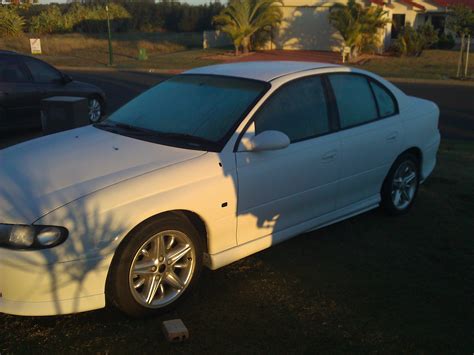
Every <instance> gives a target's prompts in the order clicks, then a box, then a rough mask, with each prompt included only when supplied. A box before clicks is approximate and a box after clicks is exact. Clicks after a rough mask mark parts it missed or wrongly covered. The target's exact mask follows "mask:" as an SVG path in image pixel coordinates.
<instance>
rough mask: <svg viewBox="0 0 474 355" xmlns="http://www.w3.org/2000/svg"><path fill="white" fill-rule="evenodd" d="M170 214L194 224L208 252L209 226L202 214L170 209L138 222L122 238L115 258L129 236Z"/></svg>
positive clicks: (205, 250) (205, 251)
mask: <svg viewBox="0 0 474 355" xmlns="http://www.w3.org/2000/svg"><path fill="white" fill-rule="evenodd" d="M169 215H174V216H178V217H179V218H181V219H184V220H186V221H188V222H190V223H191V224H192V225H193V226H194V228H196V230H197V231H198V233H199V236H200V237H201V242H202V245H203V250H204V253H207V252H208V241H207V240H208V232H207V226H206V223H205V222H204V220H203V219H202V217H201V216H200V215H198V214H197V213H196V212H193V211H190V210H170V211H163V212H160V213H157V214H155V215H153V216H150V217H148V218H146V219H145V220H143V221H141V222H140V223H138V224H137V225H136V226H134V227H133V228H131V229H130V230H129V231H128V232H127V234H126V235H125V236H124V237H123V238H122V239H121V240H120V243H119V245H118V246H117V248H116V249H115V252H114V258H115V255H118V254H119V252H120V250H121V249H122V248H123V247H124V246H125V244H126V241H127V240H128V238H129V236H130V235H133V233H134V232H136V231H137V229H139V228H141V227H142V226H144V225H145V224H147V223H149V222H151V221H153V220H156V219H159V218H162V217H165V216H169ZM112 265H113V260H112V262H111V265H110V266H112ZM109 273H110V267H109Z"/></svg>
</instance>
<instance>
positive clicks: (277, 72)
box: [184, 61, 338, 82]
mask: <svg viewBox="0 0 474 355" xmlns="http://www.w3.org/2000/svg"><path fill="white" fill-rule="evenodd" d="M337 66H338V65H335V64H328V63H317V62H290V61H261V62H243V63H229V64H217V65H210V66H207V67H201V68H195V69H191V70H188V71H186V72H185V73H184V74H212V75H224V76H233V77H239V78H245V79H254V80H261V81H267V82H268V81H271V80H273V79H276V78H278V77H281V76H284V75H288V74H293V73H297V72H301V71H306V70H311V69H319V68H328V67H337Z"/></svg>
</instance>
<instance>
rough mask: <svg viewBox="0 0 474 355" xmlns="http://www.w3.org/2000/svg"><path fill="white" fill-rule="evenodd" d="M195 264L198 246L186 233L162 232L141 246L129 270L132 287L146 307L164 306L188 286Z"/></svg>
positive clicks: (139, 301) (138, 299)
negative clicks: (196, 247) (196, 246)
mask: <svg viewBox="0 0 474 355" xmlns="http://www.w3.org/2000/svg"><path fill="white" fill-rule="evenodd" d="M195 267H196V250H195V248H194V246H193V243H192V241H191V239H190V238H189V237H188V236H187V235H186V234H184V233H183V232H180V231H177V230H167V231H162V232H159V233H157V234H156V235H153V236H152V237H151V238H149V239H148V240H147V241H146V242H145V243H143V245H141V246H140V248H138V250H137V252H136V254H135V256H134V258H133V261H132V264H131V267H130V272H129V286H130V290H131V292H132V295H133V297H134V299H135V300H136V301H137V302H138V303H139V304H140V305H142V306H143V307H147V308H161V307H164V306H166V305H168V304H170V303H172V302H174V301H175V300H176V299H177V298H178V297H180V296H181V294H182V293H183V291H184V290H185V289H186V288H187V287H188V285H189V283H190V282H191V280H192V277H193V274H194V270H195Z"/></svg>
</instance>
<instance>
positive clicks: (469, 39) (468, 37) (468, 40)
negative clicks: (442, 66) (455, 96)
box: [464, 35, 471, 79]
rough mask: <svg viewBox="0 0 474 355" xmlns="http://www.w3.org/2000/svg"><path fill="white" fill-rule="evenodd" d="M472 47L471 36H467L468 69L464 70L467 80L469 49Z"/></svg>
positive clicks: (467, 60)
mask: <svg viewBox="0 0 474 355" xmlns="http://www.w3.org/2000/svg"><path fill="white" fill-rule="evenodd" d="M470 46H471V35H467V48H466V67H465V69H464V77H465V78H466V79H467V68H468V66H469V47H470Z"/></svg>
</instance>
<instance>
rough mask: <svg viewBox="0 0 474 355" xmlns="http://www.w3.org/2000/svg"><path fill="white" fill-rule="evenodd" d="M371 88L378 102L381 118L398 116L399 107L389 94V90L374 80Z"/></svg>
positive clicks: (371, 82)
mask: <svg viewBox="0 0 474 355" xmlns="http://www.w3.org/2000/svg"><path fill="white" fill-rule="evenodd" d="M370 86H371V87H372V90H373V91H374V95H375V99H376V100H377V106H378V108H379V115H380V117H387V116H392V115H394V114H396V113H397V105H396V103H395V100H394V99H393V97H392V96H391V95H390V94H389V93H388V92H387V89H385V88H384V87H382V86H381V85H379V84H377V83H376V82H375V81H373V80H371V81H370Z"/></svg>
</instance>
